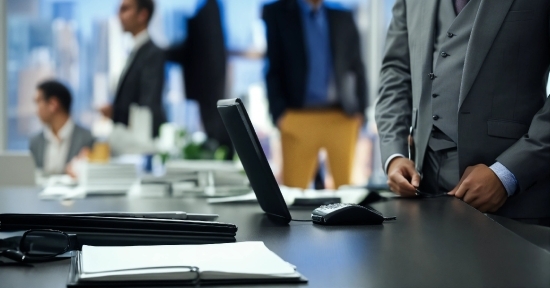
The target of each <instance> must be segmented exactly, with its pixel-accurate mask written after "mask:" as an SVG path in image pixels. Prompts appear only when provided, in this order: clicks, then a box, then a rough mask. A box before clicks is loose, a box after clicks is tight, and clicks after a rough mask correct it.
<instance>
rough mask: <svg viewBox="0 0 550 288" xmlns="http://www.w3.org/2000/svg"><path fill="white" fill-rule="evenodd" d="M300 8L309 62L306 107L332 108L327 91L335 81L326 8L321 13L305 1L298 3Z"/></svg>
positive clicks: (321, 8) (322, 8) (320, 8)
mask: <svg viewBox="0 0 550 288" xmlns="http://www.w3.org/2000/svg"><path fill="white" fill-rule="evenodd" d="M296 1H297V2H298V6H299V7H300V11H301V16H302V23H303V28H304V38H305V39H304V40H305V41H304V42H305V46H306V47H305V48H306V54H307V60H308V75H307V78H306V79H307V82H306V91H305V92H306V95H305V103H304V104H305V106H306V107H322V106H327V105H330V104H331V103H330V101H329V97H328V89H329V84H330V78H331V77H332V56H331V55H332V53H331V47H330V34H329V26H328V20H327V13H326V8H325V7H324V5H321V6H320V7H319V8H318V9H316V8H315V7H313V6H312V5H311V4H310V3H308V2H307V1H306V0H296Z"/></svg>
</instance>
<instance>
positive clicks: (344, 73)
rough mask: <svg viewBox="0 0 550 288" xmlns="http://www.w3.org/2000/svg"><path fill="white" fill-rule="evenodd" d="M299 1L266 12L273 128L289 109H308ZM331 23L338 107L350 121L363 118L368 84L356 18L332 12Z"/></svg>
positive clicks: (282, 2) (271, 6)
mask: <svg viewBox="0 0 550 288" xmlns="http://www.w3.org/2000/svg"><path fill="white" fill-rule="evenodd" d="M296 1H297V0H280V1H277V2H274V3H270V4H268V5H265V6H264V10H263V19H264V21H265V23H266V29H267V59H268V61H269V64H268V69H267V73H266V85H267V96H268V99H269V109H270V112H271V116H272V117H273V121H274V123H277V120H278V119H279V117H280V116H281V115H282V114H283V113H284V111H285V110H286V109H288V108H303V106H304V100H305V94H306V85H307V83H306V82H307V80H306V79H307V72H308V71H307V69H308V65H307V61H308V60H307V57H306V46H305V40H304V29H303V24H302V19H301V15H300V7H298V3H297V2H296ZM327 18H328V23H329V34H330V44H331V51H332V66H333V67H332V68H333V75H334V80H335V85H336V93H337V97H338V100H339V103H340V105H341V106H342V108H343V110H344V111H345V112H346V113H347V114H349V115H353V114H364V111H365V109H366V108H367V105H368V100H367V82H366V75H365V68H364V66H363V61H362V59H361V47H360V44H359V43H360V39H359V32H358V30H357V27H356V25H355V22H354V19H353V15H352V13H351V12H349V11H343V10H338V9H333V8H329V7H327Z"/></svg>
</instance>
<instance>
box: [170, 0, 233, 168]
mask: <svg viewBox="0 0 550 288" xmlns="http://www.w3.org/2000/svg"><path fill="white" fill-rule="evenodd" d="M167 59H168V60H169V61H173V62H176V63H178V64H180V65H181V66H182V67H183V82H184V85H185V94H186V97H187V98H188V99H193V100H196V101H197V102H198V103H199V108H200V112H201V120H202V123H203V126H204V130H205V132H206V134H207V135H208V138H210V139H215V140H216V141H218V143H219V144H220V145H224V146H226V147H228V148H229V150H230V153H229V154H228V155H227V157H228V159H232V157H233V144H232V143H231V139H230V138H229V134H227V131H226V130H225V127H224V125H223V122H222V119H221V117H220V115H219V113H218V110H217V108H216V107H217V105H216V104H217V102H218V100H220V99H223V98H224V97H225V89H226V69H227V68H226V67H227V50H226V47H225V38H224V33H223V26H222V21H221V14H220V7H219V3H218V1H217V0H207V1H206V3H205V4H204V6H203V7H201V8H200V10H199V11H198V12H197V14H196V15H195V16H193V17H192V18H190V19H189V20H188V21H187V38H186V39H185V42H183V43H181V44H179V45H175V46H173V47H171V48H170V49H168V51H167Z"/></svg>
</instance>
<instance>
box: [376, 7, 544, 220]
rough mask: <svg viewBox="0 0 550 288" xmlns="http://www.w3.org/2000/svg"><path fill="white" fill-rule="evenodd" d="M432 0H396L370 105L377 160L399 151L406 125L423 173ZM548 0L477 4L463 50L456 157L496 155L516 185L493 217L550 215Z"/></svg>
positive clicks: (471, 161) (471, 159)
mask: <svg viewBox="0 0 550 288" xmlns="http://www.w3.org/2000/svg"><path fill="white" fill-rule="evenodd" d="M437 4H438V0H422V1H417V0H397V1H396V2H395V6H394V9H393V19H392V22H391V24H390V28H389V31H388V37H387V40H386V52H385V57H384V59H383V64H382V72H381V75H380V81H381V88H380V94H379V97H378V99H377V103H376V123H377V125H378V131H379V134H380V143H381V152H382V161H383V162H384V163H385V162H386V160H387V159H388V158H389V157H390V156H391V155H393V154H402V155H407V137H408V135H409V127H411V126H412V127H413V129H414V131H415V132H414V133H413V135H414V143H415V149H416V153H415V154H416V158H415V159H414V162H415V166H416V169H417V170H418V171H422V167H423V163H424V157H425V153H426V147H427V145H428V140H429V137H430V133H431V129H432V125H433V120H432V107H431V93H430V92H431V84H430V82H431V79H430V78H429V77H428V74H429V73H431V71H432V67H433V66H432V65H433V62H432V61H433V59H432V58H433V43H434V39H433V35H434V34H435V33H434V23H435V19H436V17H437V6H438V5H437ZM548 11H550V1H548V0H482V1H481V3H480V7H479V11H478V14H477V18H476V20H475V23H474V26H473V29H472V34H471V36H470V40H469V44H468V51H467V53H466V58H465V63H464V68H463V73H462V75H463V77H462V80H461V81H462V82H461V84H460V85H461V89H460V95H459V104H458V107H457V108H458V109H457V112H456V113H457V114H458V115H457V118H458V123H457V124H458V127H457V128H458V143H457V145H458V156H459V170H460V175H462V174H463V173H464V171H465V169H466V167H468V166H473V165H476V164H485V165H487V166H490V165H492V164H494V163H495V162H496V161H498V162H500V163H502V164H503V165H504V166H505V167H506V168H508V170H510V172H512V174H514V176H515V177H516V179H517V181H518V184H519V190H518V191H517V192H516V194H515V195H514V196H512V197H510V198H508V200H506V203H505V204H504V205H503V206H502V207H501V208H500V209H499V210H498V211H497V213H496V214H499V215H503V216H507V217H511V218H545V217H550V129H549V127H550V101H548V100H547V97H546V96H547V95H546V84H547V83H546V82H547V79H548V71H549V69H550V36H549V35H550V26H549V25H548V23H549V22H550V16H549V14H548Z"/></svg>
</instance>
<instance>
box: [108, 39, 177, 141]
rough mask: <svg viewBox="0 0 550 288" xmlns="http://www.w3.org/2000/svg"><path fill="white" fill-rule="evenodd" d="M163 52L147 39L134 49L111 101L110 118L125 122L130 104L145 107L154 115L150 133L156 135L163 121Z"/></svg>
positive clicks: (164, 116) (127, 119)
mask: <svg viewBox="0 0 550 288" xmlns="http://www.w3.org/2000/svg"><path fill="white" fill-rule="evenodd" d="M164 56H165V52H164V51H163V50H161V49H160V48H159V47H157V45H155V43H153V41H151V40H149V41H148V42H147V43H145V44H144V45H143V46H142V47H140V48H139V50H138V51H137V52H136V55H135V57H134V59H133V61H132V63H131V64H130V66H129V67H128V70H127V71H126V74H124V75H123V76H122V77H123V78H122V79H120V83H119V85H118V89H117V92H116V96H115V101H114V103H113V121H114V122H115V123H122V124H124V125H128V121H129V117H130V105H131V104H132V103H135V104H137V105H139V106H145V107H148V108H149V109H150V110H151V113H152V115H153V135H152V136H154V137H156V136H158V134H159V128H160V125H161V124H162V123H164V122H166V115H165V113H164V107H163V106H162V90H163V88H164V63H165V57H164Z"/></svg>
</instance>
